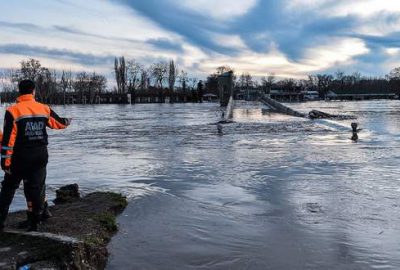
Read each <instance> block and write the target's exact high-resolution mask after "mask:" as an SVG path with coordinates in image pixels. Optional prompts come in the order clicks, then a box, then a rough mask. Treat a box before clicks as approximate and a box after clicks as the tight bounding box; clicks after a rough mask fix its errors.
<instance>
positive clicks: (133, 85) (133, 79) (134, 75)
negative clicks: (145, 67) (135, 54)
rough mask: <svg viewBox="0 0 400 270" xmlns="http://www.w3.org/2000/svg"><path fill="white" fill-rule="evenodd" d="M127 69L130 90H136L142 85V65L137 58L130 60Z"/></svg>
mask: <svg viewBox="0 0 400 270" xmlns="http://www.w3.org/2000/svg"><path fill="white" fill-rule="evenodd" d="M126 69H127V80H128V90H129V91H134V90H136V89H137V88H138V87H139V85H140V80H139V77H140V72H141V70H142V66H141V65H140V64H139V63H138V62H136V61H135V60H130V61H128V62H127V64H126Z"/></svg>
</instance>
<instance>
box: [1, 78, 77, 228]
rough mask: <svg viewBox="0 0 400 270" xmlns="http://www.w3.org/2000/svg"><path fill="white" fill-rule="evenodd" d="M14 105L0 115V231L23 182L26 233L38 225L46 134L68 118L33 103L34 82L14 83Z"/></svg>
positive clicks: (63, 126) (43, 177)
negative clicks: (0, 179)
mask: <svg viewBox="0 0 400 270" xmlns="http://www.w3.org/2000/svg"><path fill="white" fill-rule="evenodd" d="M18 88H19V94H20V95H19V97H18V98H17V103H16V104H14V105H12V106H10V107H9V108H7V110H6V113H5V116H4V129H3V139H2V143H1V168H2V169H3V170H4V172H5V175H4V181H3V182H2V188H1V192H0V230H1V229H2V228H4V222H5V220H6V218H7V215H8V210H9V207H10V204H11V202H12V199H13V197H14V194H15V191H16V189H17V188H18V187H19V185H20V183H21V181H22V180H23V181H24V193H25V197H26V201H27V204H28V212H27V214H28V223H29V227H28V230H29V231H35V230H37V228H38V223H39V222H40V213H41V211H42V207H43V194H41V193H42V192H43V190H44V186H45V180H46V166H47V162H48V152H47V144H48V140H47V131H46V127H49V128H52V129H64V128H66V127H67V126H68V125H69V124H70V119H67V118H61V117H59V116H58V115H57V114H56V113H55V112H54V111H53V110H52V109H50V107H49V106H47V105H44V104H41V103H38V102H36V101H35V98H34V95H35V83H34V82H33V81H31V80H23V81H21V82H20V83H19V84H18Z"/></svg>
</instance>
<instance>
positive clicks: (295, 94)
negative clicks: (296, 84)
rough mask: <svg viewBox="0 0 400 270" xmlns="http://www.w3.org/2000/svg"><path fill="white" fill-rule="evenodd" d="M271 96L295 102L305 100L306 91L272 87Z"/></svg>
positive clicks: (275, 98)
mask: <svg viewBox="0 0 400 270" xmlns="http://www.w3.org/2000/svg"><path fill="white" fill-rule="evenodd" d="M269 95H270V98H272V99H274V100H277V101H284V102H295V101H297V102H298V101H303V100H304V93H303V92H301V91H287V90H281V89H271V91H270V92H269Z"/></svg>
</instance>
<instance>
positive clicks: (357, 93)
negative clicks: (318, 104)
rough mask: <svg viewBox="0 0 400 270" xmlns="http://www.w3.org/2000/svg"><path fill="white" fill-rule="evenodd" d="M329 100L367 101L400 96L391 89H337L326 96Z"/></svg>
mask: <svg viewBox="0 0 400 270" xmlns="http://www.w3.org/2000/svg"><path fill="white" fill-rule="evenodd" d="M326 98H327V99H329V100H367V99H396V98H398V95H397V94H396V93H395V92H394V91H392V90H390V89H385V88H383V89H380V90H368V89H356V90H348V89H337V90H330V91H329V92H328V94H327V95H326Z"/></svg>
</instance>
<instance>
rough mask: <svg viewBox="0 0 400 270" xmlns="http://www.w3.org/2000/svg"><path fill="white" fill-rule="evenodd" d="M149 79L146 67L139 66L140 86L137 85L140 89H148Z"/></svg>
mask: <svg viewBox="0 0 400 270" xmlns="http://www.w3.org/2000/svg"><path fill="white" fill-rule="evenodd" d="M149 79H150V76H149V71H148V70H147V69H146V68H144V67H141V68H140V86H139V87H140V89H141V90H144V89H148V87H149Z"/></svg>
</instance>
